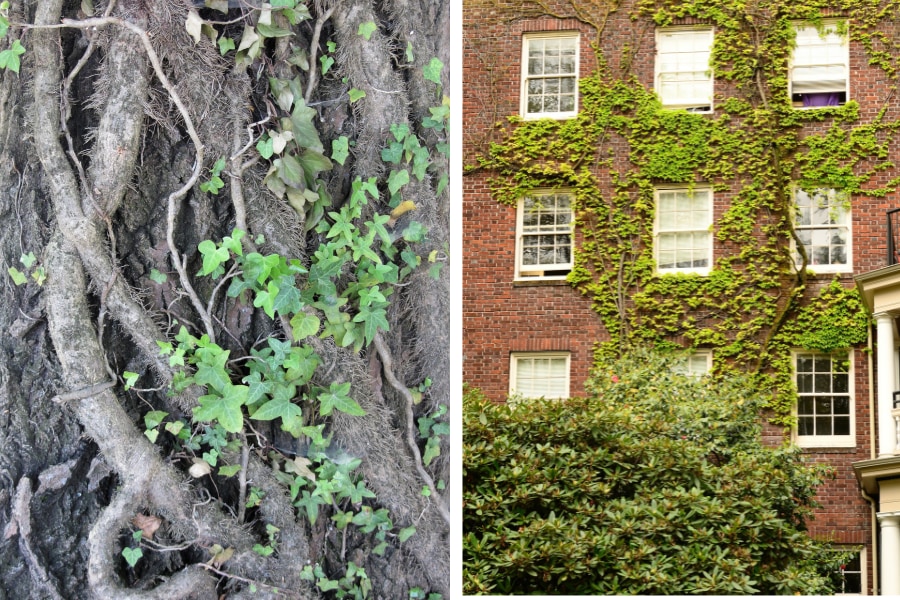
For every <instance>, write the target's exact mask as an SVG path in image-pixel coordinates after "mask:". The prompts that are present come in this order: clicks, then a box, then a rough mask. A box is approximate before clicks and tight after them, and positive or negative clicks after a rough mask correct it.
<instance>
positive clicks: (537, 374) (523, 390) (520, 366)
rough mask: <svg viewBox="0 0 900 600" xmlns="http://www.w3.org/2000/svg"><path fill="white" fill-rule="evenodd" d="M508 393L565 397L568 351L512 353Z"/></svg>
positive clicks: (567, 388) (567, 393)
mask: <svg viewBox="0 0 900 600" xmlns="http://www.w3.org/2000/svg"><path fill="white" fill-rule="evenodd" d="M509 393H510V395H518V396H522V397H524V398H568V397H569V353H568V352H514V353H512V354H511V355H510V376H509Z"/></svg>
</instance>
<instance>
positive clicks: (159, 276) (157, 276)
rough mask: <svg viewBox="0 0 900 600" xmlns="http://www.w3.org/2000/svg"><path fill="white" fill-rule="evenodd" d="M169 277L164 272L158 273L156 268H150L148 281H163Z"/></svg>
mask: <svg viewBox="0 0 900 600" xmlns="http://www.w3.org/2000/svg"><path fill="white" fill-rule="evenodd" d="M168 279H169V277H168V276H167V275H166V274H165V273H160V272H159V271H157V270H156V269H150V281H153V282H155V283H160V284H162V283H165V282H166V281H168Z"/></svg>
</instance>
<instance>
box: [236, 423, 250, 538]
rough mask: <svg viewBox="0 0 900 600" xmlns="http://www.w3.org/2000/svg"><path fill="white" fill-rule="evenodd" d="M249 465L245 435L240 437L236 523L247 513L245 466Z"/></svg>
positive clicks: (248, 447) (248, 451)
mask: <svg viewBox="0 0 900 600" xmlns="http://www.w3.org/2000/svg"><path fill="white" fill-rule="evenodd" d="M249 463H250V446H248V445H247V436H246V434H242V435H241V472H240V474H238V485H239V486H240V487H239V490H238V519H237V521H238V523H243V522H244V517H245V516H246V513H247V465H248V464H249Z"/></svg>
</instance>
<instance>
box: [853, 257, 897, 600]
mask: <svg viewBox="0 0 900 600" xmlns="http://www.w3.org/2000/svg"><path fill="white" fill-rule="evenodd" d="M856 283H857V286H858V287H859V290H860V293H861V295H862V298H863V301H864V302H865V304H866V307H867V308H868V309H869V311H871V314H872V316H873V318H874V320H875V361H874V362H875V367H876V371H877V377H876V381H875V397H874V400H875V402H874V406H873V407H872V410H873V411H874V412H875V419H876V425H877V429H876V431H877V436H876V439H877V446H876V448H877V450H876V452H875V456H873V458H871V459H870V460H864V461H859V462H856V463H854V465H853V468H854V470H855V471H856V477H857V479H858V480H859V483H860V486H861V487H862V488H863V491H864V492H865V493H866V495H867V496H869V497H871V498H872V499H874V501H875V503H876V517H877V519H878V528H879V532H880V543H879V545H878V546H879V547H878V550H877V551H876V554H877V557H878V567H879V568H878V571H879V572H880V574H881V589H880V593H881V594H882V595H900V441H898V440H900V373H898V371H900V355H898V350H897V346H898V342H900V336H898V331H897V319H898V318H900V264H894V265H890V266H888V267H884V268H882V269H877V270H875V271H870V272H869V273H865V274H863V275H859V276H857V277H856Z"/></svg>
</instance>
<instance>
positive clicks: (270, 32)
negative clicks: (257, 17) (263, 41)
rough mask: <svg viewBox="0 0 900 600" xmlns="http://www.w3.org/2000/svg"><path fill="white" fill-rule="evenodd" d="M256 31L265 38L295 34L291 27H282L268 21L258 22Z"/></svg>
mask: <svg viewBox="0 0 900 600" xmlns="http://www.w3.org/2000/svg"><path fill="white" fill-rule="evenodd" d="M256 31H257V33H259V35H261V36H262V37H264V38H280V37H287V36H289V35H294V34H293V33H292V32H291V30H290V29H282V28H281V27H275V26H274V25H269V24H266V23H257V24H256Z"/></svg>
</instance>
